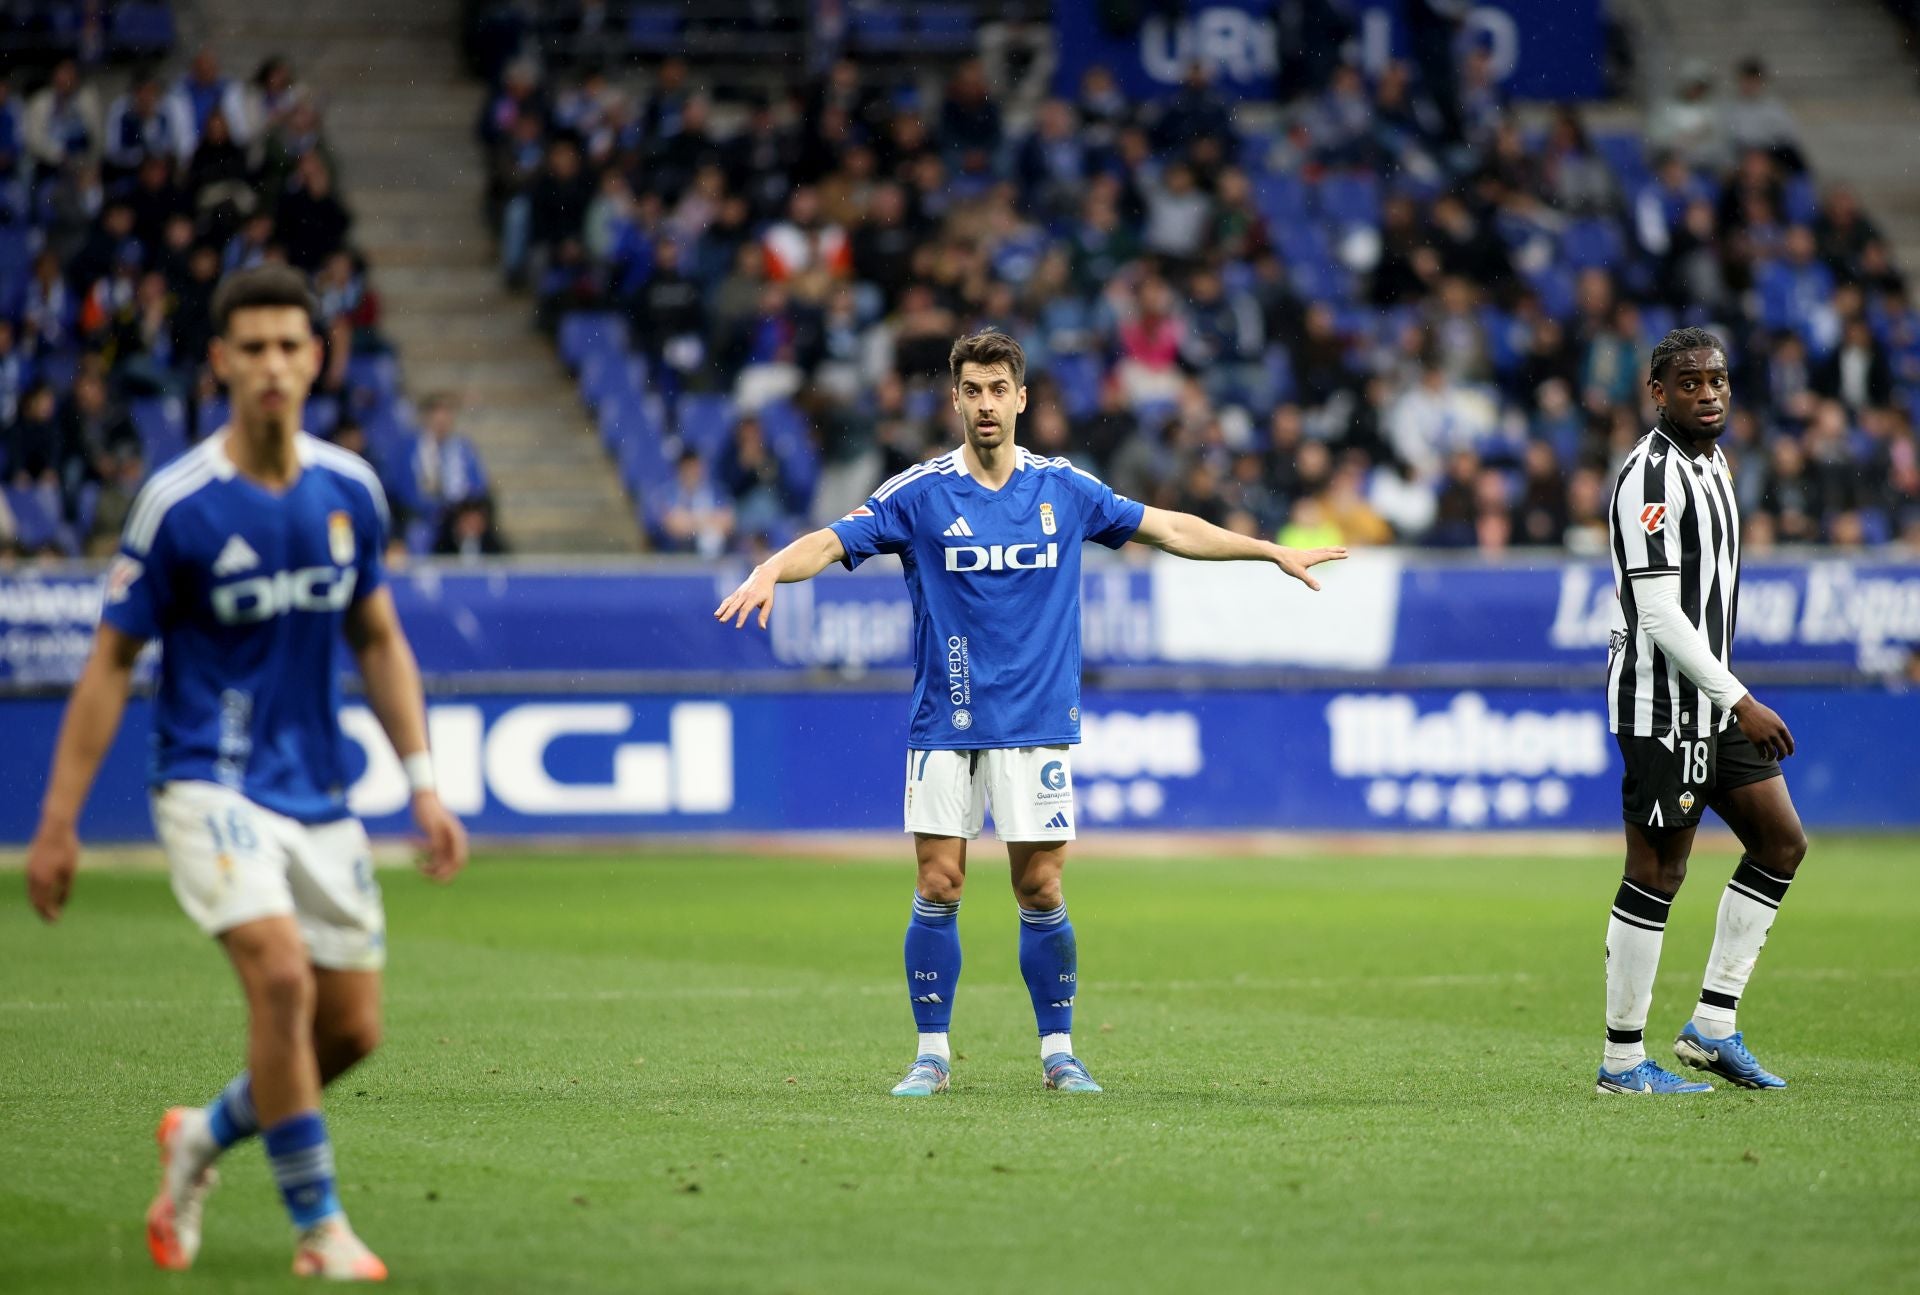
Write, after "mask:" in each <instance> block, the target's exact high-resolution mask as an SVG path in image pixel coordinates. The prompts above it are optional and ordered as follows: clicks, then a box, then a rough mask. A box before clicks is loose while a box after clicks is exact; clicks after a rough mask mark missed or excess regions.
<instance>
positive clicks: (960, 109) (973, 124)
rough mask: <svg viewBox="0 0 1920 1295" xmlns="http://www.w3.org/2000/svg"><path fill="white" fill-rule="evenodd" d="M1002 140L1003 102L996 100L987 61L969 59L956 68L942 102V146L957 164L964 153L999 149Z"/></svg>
mask: <svg viewBox="0 0 1920 1295" xmlns="http://www.w3.org/2000/svg"><path fill="white" fill-rule="evenodd" d="M1000 143H1001V124H1000V105H999V104H997V103H995V102H994V99H993V91H992V87H991V86H990V85H989V84H988V82H987V69H986V65H985V64H983V63H981V61H980V60H979V59H977V58H972V59H968V60H967V61H965V62H964V63H962V64H961V65H960V66H959V68H958V69H957V70H956V71H955V72H954V74H953V79H952V80H951V81H949V82H948V83H947V92H946V95H945V97H944V98H943V99H942V100H941V103H940V147H941V149H942V150H943V151H944V152H945V153H946V154H947V155H948V161H949V162H950V163H952V164H954V165H956V166H957V165H958V164H959V161H960V158H961V157H962V155H964V154H966V153H969V152H973V151H976V150H977V151H980V152H984V153H988V154H992V153H996V152H998V151H999V149H1000Z"/></svg>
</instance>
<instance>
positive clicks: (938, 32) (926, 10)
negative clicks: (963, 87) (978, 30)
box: [914, 4, 977, 54]
mask: <svg viewBox="0 0 1920 1295" xmlns="http://www.w3.org/2000/svg"><path fill="white" fill-rule="evenodd" d="M917 16H918V18H919V28H920V38H919V39H918V40H917V41H915V42H914V44H915V45H917V46H918V47H919V48H921V49H923V50H926V51H927V52H929V53H935V52H940V53H950V54H958V53H964V52H966V51H968V50H971V49H972V48H973V47H974V44H975V42H976V40H977V37H976V36H975V34H974V25H975V17H974V12H973V6H971V5H964V4H922V5H920V6H919V11H918V15H917Z"/></svg>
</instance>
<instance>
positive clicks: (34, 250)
mask: <svg viewBox="0 0 1920 1295" xmlns="http://www.w3.org/2000/svg"><path fill="white" fill-rule="evenodd" d="M112 75H113V74H111V73H110V72H108V71H104V70H96V71H92V72H83V71H82V68H81V65H80V63H79V62H78V61H77V60H76V59H72V58H67V59H63V60H62V61H60V62H58V63H57V64H55V65H54V66H53V67H52V68H51V70H50V72H49V73H48V75H47V76H46V77H45V78H44V84H42V85H40V86H38V87H36V88H33V89H31V90H22V92H20V93H16V90H20V89H21V88H20V87H16V86H14V85H13V84H11V81H10V79H9V78H5V77H0V552H9V551H10V552H15V553H29V554H39V553H56V554H57V553H76V552H88V553H97V552H100V551H103V550H110V549H111V548H112V546H113V543H114V538H115V536H117V534H118V532H119V529H120V526H121V524H122V523H123V521H124V519H125V517H126V513H127V510H128V508H129V507H130V505H131V503H132V500H133V496H134V494H135V493H136V492H137V491H138V489H139V487H140V484H141V482H142V481H143V480H144V479H145V477H146V475H147V474H148V472H149V471H150V470H151V469H152V468H154V467H157V466H159V464H161V463H162V462H164V461H165V460H166V459H167V458H170V457H171V456H172V455H174V454H176V453H178V452H179V451H180V450H181V449H183V448H185V447H186V445H187V444H188V443H189V442H190V441H191V440H195V439H198V438H199V437H200V436H203V435H205V434H207V433H208V432H210V431H211V430H213V429H214V428H216V427H218V426H219V424H220V423H221V421H223V419H224V417H225V408H226V407H225V401H224V399H223V397H222V396H221V393H220V389H219V384H218V382H217V381H216V380H215V378H214V376H213V374H212V372H211V371H210V368H209V366H208V364H207V362H206V355H207V345H208V341H209V339H210V336H211V333H212V329H213V321H212V317H211V309H210V308H211V304H212V297H213V290H214V286H215V285H216V284H217V282H218V281H219V278H220V276H221V275H222V274H223V273H225V272H226V271H229V270H232V269H236V268H239V267H242V266H248V265H253V264H256V263H259V262H261V261H266V260H284V261H287V262H290V263H291V264H293V265H296V266H298V267H299V268H300V269H302V270H305V271H306V272H307V273H308V274H309V275H310V276H311V277H312V280H313V284H314V289H315V293H316V296H317V298H318V300H319V303H320V310H321V315H322V329H323V334H324V339H325V343H326V360H325V368H324V371H323V376H322V377H321V379H320V382H319V383H318V384H317V386H316V390H315V396H314V399H313V400H312V402H311V403H310V404H309V407H308V409H307V413H306V418H307V427H308V429H309V430H310V431H313V432H315V433H316V434H319V435H326V436H331V437H333V438H335V439H337V440H339V441H340V442H342V443H343V444H346V445H348V446H350V447H352V448H354V449H356V450H358V451H359V452H360V453H362V454H363V455H366V456H367V457H368V458H369V459H370V460H371V461H373V462H374V463H375V464H376V466H378V467H379V468H380V469H381V470H382V476H383V478H384V479H385V480H386V481H387V483H388V491H389V494H390V495H391V497H392V498H393V500H394V503H395V505H396V512H397V513H399V514H401V516H402V518H403V520H402V522H401V524H400V526H399V527H398V529H399V531H400V533H401V536H402V539H403V542H405V541H409V540H410V543H411V545H412V547H414V548H417V549H424V548H428V547H440V548H442V549H445V550H446V551H457V550H461V549H464V548H467V547H470V546H471V540H470V536H468V534H467V533H466V532H467V531H468V530H470V524H469V523H468V522H467V521H466V520H464V518H465V516H466V515H467V514H470V513H471V511H472V507H471V505H473V504H474V503H475V502H476V501H478V503H479V504H480V505H484V502H485V494H486V489H487V481H486V474H485V472H484V469H482V467H481V466H480V464H479V462H478V459H477V456H475V455H474V453H473V451H472V447H471V446H470V445H468V444H467V443H466V442H465V441H464V440H463V439H461V438H459V437H458V436H457V435H455V434H454V433H453V428H452V413H453V407H452V405H451V403H450V402H448V401H447V400H445V399H444V398H439V399H435V400H429V401H427V402H425V405H424V408H423V417H422V420H421V421H422V423H423V427H422V428H421V429H420V430H419V432H418V434H415V431H414V429H413V427H412V425H411V419H410V417H409V414H408V411H407V409H406V408H405V406H404V405H403V404H402V402H401V400H400V396H399V390H398V374H397V366H396V362H395V359H394V357H393V356H392V354H391V352H390V348H389V347H388V346H387V345H386V343H385V342H384V341H383V339H382V338H381V335H380V331H379V324H380V300H379V296H378V294H377V293H376V292H375V291H374V290H373V287H372V285H371V284H370V282H369V278H368V269H367V266H366V263H365V261H364V260H363V258H362V257H361V256H360V255H359V254H358V253H357V252H356V250H355V249H354V247H353V244H352V241H351V237H350V234H351V230H352V224H353V216H352V212H351V210H350V209H349V208H348V207H347V205H346V204H345V202H344V200H343V199H342V197H341V194H340V191H339V186H338V182H337V179H336V175H337V166H336V161H335V158H334V156H333V154H332V152H331V151H330V149H329V148H328V145H327V139H326V135H325V131H324V124H323V121H322V116H321V105H320V102H319V99H318V97H317V96H316V95H314V94H313V93H312V92H311V91H310V90H309V88H308V87H307V86H306V85H304V84H303V83H302V82H301V81H300V80H299V79H298V78H297V76H296V75H295V72H294V69H293V67H292V65H291V64H290V63H289V62H288V61H287V60H286V59H283V58H270V59H268V60H266V61H265V62H264V63H262V64H261V66H260V67H259V68H258V70H257V71H256V72H255V73H254V75H253V76H252V77H250V78H247V79H245V80H240V79H236V78H232V77H229V76H227V75H226V74H225V73H224V72H223V70H222V69H221V67H220V64H219V61H218V59H217V56H216V55H215V54H214V53H213V52H212V51H211V50H201V51H199V52H198V53H196V54H194V55H193V57H192V59H191V60H190V63H189V65H188V66H187V68H186V70H185V72H184V73H183V75H181V76H179V77H178V78H177V79H173V80H171V81H169V80H167V79H163V78H162V77H161V76H160V75H158V74H157V73H156V72H154V71H152V70H149V69H141V70H136V71H134V73H133V74H132V75H131V77H127V78H120V77H117V76H115V77H114V80H115V81H123V82H124V85H125V88H124V89H123V90H122V91H120V92H118V93H112V94H109V93H108V92H107V89H106V87H105V83H106V82H107V80H108V78H109V76H112ZM436 541H437V544H436Z"/></svg>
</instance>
